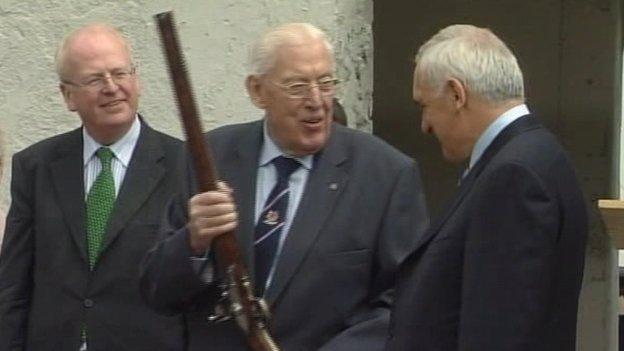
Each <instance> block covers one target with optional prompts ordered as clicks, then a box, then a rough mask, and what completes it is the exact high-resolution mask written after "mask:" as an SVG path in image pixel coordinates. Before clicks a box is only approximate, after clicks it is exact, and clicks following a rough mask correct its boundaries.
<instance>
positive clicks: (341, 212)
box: [142, 23, 427, 351]
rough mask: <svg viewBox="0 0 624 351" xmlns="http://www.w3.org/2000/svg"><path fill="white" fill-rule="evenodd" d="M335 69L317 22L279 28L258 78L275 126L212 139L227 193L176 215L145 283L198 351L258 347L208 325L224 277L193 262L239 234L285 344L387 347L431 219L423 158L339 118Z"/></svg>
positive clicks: (199, 199) (229, 130) (254, 81)
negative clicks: (413, 255)
mask: <svg viewBox="0 0 624 351" xmlns="http://www.w3.org/2000/svg"><path fill="white" fill-rule="evenodd" d="M334 66H335V65H334V59H333V54H332V47H331V45H330V44H329V42H328V40H327V39H326V36H325V35H324V33H323V32H322V31H320V30H319V29H317V28H316V27H314V26H312V25H310V24H301V23H295V24H286V25H283V26H280V27H277V28H273V29H271V30H269V31H268V32H266V33H265V34H264V35H263V36H261V38H260V39H259V40H258V42H257V43H256V44H255V46H254V47H253V48H252V52H251V74H250V75H249V76H248V78H247V80H246V86H247V90H248V93H249V95H250V96H251V99H252V101H253V103H254V104H255V105H256V106H257V107H259V108H261V109H263V110H264V111H265V117H264V119H262V120H259V121H255V122H251V123H245V124H239V125H232V126H226V127H223V128H219V129H216V130H214V131H212V132H210V133H208V134H207V135H206V138H207V140H208V142H209V143H210V145H211V146H212V148H213V151H214V155H215V159H216V160H215V161H216V166H217V168H218V170H219V173H220V176H221V177H222V179H223V180H224V181H225V182H226V183H227V184H228V185H229V186H226V185H223V186H222V188H221V191H214V192H207V193H201V194H197V195H194V196H192V194H191V193H189V194H187V195H186V196H183V197H182V199H181V200H180V201H178V202H177V204H174V205H172V206H171V207H170V208H169V211H168V213H167V214H166V216H165V222H166V223H165V225H164V228H162V232H163V236H164V237H163V240H162V241H161V242H160V243H159V244H158V245H157V247H155V249H154V250H153V251H151V252H150V253H149V255H148V257H147V259H146V263H145V271H144V273H143V277H142V289H143V293H144V295H145V297H146V299H147V301H149V303H150V305H152V306H153V307H154V308H156V309H157V310H159V311H162V312H164V313H177V312H185V313H186V319H187V321H188V327H189V348H190V350H204V349H206V348H209V349H210V350H235V351H236V350H247V349H248V348H247V346H246V345H245V340H244V338H243V337H242V335H241V333H240V332H239V331H238V330H237V327H236V326H235V325H233V323H230V322H225V323H220V324H219V323H213V322H211V321H210V320H209V319H207V317H208V316H209V315H210V314H211V313H212V310H213V308H214V304H215V301H216V296H215V286H216V284H217V283H218V281H219V279H218V277H212V279H211V277H207V276H210V274H207V273H210V272H211V271H212V270H213V264H212V262H210V261H208V262H205V264H204V265H203V267H198V266H202V265H200V264H191V263H190V262H191V260H190V259H189V258H190V257H192V256H199V257H202V256H204V254H205V253H206V252H208V256H211V253H210V246H211V242H212V240H213V239H214V238H215V237H216V236H218V235H220V234H223V233H224V232H227V231H229V230H232V229H235V228H236V233H237V239H238V243H239V244H240V246H241V251H242V252H243V256H244V260H245V262H246V264H247V265H248V267H249V268H250V271H251V272H252V273H253V280H254V283H255V286H256V288H257V293H258V295H261V296H263V297H264V298H265V299H266V301H267V302H268V304H269V306H270V308H271V310H272V312H273V319H272V329H271V331H272V333H273V335H274V337H275V338H276V339H277V342H278V343H279V344H280V345H281V346H282V348H283V349H284V350H293V351H294V350H297V351H301V350H379V349H380V348H381V347H382V346H383V342H384V340H385V336H386V333H387V329H388V323H389V316H390V314H389V311H390V306H391V304H392V300H393V299H392V291H393V286H394V282H395V273H396V271H397V267H398V266H399V264H400V263H401V262H402V261H403V259H404V258H405V257H406V254H407V253H408V252H409V251H410V250H411V249H412V248H413V244H414V242H415V241H416V239H417V238H418V237H419V235H420V234H421V233H422V231H423V229H424V228H425V226H426V225H427V217H426V213H425V205H424V199H423V193H422V189H421V183H420V178H419V173H418V169H417V166H416V163H415V162H414V161H413V160H411V159H409V158H408V157H406V156H405V155H403V154H401V153H400V152H398V151H396V150H395V149H393V148H392V147H390V146H389V145H387V144H386V143H384V142H383V141H381V140H379V139H377V138H375V137H373V136H371V135H369V134H365V133H361V132H358V131H354V130H350V129H347V128H345V127H343V126H340V125H337V124H334V123H332V99H333V96H334V93H335V90H336V89H335V87H336V84H337V83H338V81H337V79H336V78H335V75H334ZM191 183H192V181H191ZM230 189H232V190H230ZM188 197H190V201H189V202H188V208H187V202H186V199H187V198H188ZM285 202H287V205H284V203H285ZM200 259H201V258H200Z"/></svg>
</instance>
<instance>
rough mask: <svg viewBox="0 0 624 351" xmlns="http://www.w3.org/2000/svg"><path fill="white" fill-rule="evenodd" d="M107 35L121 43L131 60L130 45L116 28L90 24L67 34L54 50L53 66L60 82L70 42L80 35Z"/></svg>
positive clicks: (107, 25)
mask: <svg viewBox="0 0 624 351" xmlns="http://www.w3.org/2000/svg"><path fill="white" fill-rule="evenodd" d="M89 32H90V33H98V32H99V33H108V34H110V35H112V36H114V37H117V38H119V40H120V41H121V42H122V43H123V45H124V46H125V48H126V50H127V51H128V55H129V56H130V59H131V60H132V45H130V41H129V40H128V39H127V38H126V36H125V35H124V34H123V33H122V32H121V31H120V30H119V29H117V28H116V27H113V26H111V25H109V24H105V23H92V24H89V25H86V26H83V27H80V28H78V29H76V30H74V31H72V32H70V33H69V34H67V35H66V36H65V37H64V38H63V40H62V41H61V43H60V44H59V47H58V49H57V50H56V55H55V57H54V64H55V67H56V73H57V75H58V77H59V79H60V80H63V79H64V78H65V76H66V75H67V69H68V67H66V61H67V51H68V50H69V47H70V44H71V42H72V41H73V40H74V39H75V38H76V37H78V36H79V35H81V34H84V33H89Z"/></svg>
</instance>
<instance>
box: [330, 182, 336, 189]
mask: <svg viewBox="0 0 624 351" xmlns="http://www.w3.org/2000/svg"><path fill="white" fill-rule="evenodd" d="M329 189H330V190H337V189H338V183H331V184H329Z"/></svg>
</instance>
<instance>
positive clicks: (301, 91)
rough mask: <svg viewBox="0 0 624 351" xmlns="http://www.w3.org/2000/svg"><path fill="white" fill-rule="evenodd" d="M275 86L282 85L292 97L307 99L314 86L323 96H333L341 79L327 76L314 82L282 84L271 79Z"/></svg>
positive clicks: (287, 94) (285, 91)
mask: <svg viewBox="0 0 624 351" xmlns="http://www.w3.org/2000/svg"><path fill="white" fill-rule="evenodd" d="M270 82H271V83H273V84H274V85H275V86H278V87H280V88H281V89H282V90H283V91H284V93H286V96H288V97H289V98H291V99H305V98H308V97H310V94H311V93H312V88H314V87H317V88H318V90H319V93H320V94H321V95H322V96H325V97H327V96H332V95H334V93H335V92H336V85H338V83H340V80H339V79H336V78H327V79H322V80H320V81H317V82H313V83H304V82H296V83H291V84H282V83H277V82H274V81H270Z"/></svg>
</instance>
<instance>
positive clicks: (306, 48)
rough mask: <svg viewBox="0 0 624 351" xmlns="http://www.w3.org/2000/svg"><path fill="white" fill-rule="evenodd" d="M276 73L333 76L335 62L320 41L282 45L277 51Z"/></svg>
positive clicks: (274, 70)
mask: <svg viewBox="0 0 624 351" xmlns="http://www.w3.org/2000/svg"><path fill="white" fill-rule="evenodd" d="M271 71H273V72H274V73H286V72H288V73H295V74H296V73H311V72H314V73H316V74H332V73H333V71H334V60H333V56H332V54H331V52H330V51H329V50H328V49H327V47H326V46H325V44H324V43H323V42H322V41H320V40H315V41H307V42H296V43H289V44H283V45H280V47H279V48H278V49H277V51H276V55H275V64H274V67H273V69H272V70H271Z"/></svg>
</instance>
